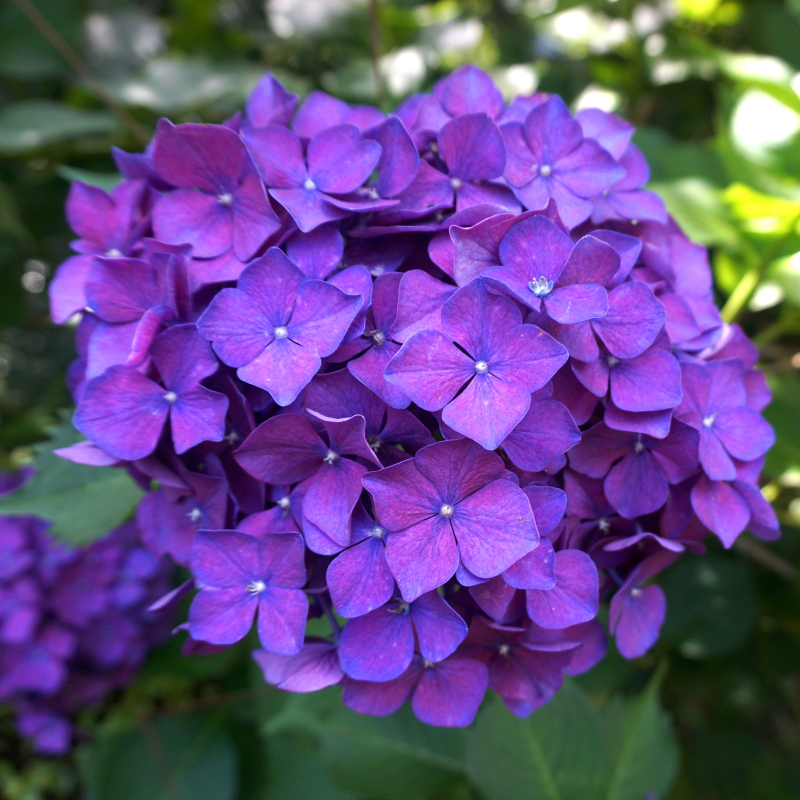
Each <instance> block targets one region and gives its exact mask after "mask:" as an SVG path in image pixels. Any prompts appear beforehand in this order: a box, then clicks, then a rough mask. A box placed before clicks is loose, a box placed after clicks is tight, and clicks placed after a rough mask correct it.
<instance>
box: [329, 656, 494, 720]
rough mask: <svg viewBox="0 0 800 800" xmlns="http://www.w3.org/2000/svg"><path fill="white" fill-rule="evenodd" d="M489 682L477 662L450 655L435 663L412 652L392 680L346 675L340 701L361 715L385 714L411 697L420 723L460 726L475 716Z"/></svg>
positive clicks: (484, 669) (381, 715) (412, 706)
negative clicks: (356, 678)
mask: <svg viewBox="0 0 800 800" xmlns="http://www.w3.org/2000/svg"><path fill="white" fill-rule="evenodd" d="M488 682H489V673H488V670H487V669H486V667H485V666H484V665H483V664H481V663H480V662H479V661H470V660H466V659H461V658H458V657H457V656H451V657H450V658H448V659H445V660H444V661H442V662H440V663H438V664H437V663H433V662H431V661H427V660H426V659H423V658H422V657H421V656H418V655H415V656H414V657H413V658H412V659H411V665H410V666H409V668H408V669H407V670H406V671H405V672H404V673H403V674H402V675H400V677H398V678H394V679H393V680H391V681H382V682H380V683H373V682H370V681H355V680H353V679H352V678H345V682H344V693H343V695H342V701H343V702H344V704H345V705H346V706H349V707H350V708H352V709H354V710H355V711H359V712H360V713H362V714H371V715H372V716H376V717H384V716H386V715H387V714H391V713H392V712H394V711H397V709H398V708H400V706H401V705H403V703H404V702H405V701H406V700H408V699H409V698H410V699H411V708H412V709H413V711H414V714H415V715H416V717H417V719H419V720H421V721H422V722H426V723H427V724H428V725H439V726H441V727H444V728H452V727H459V728H463V727H466V726H467V725H469V724H470V723H471V722H472V721H473V720H474V719H475V714H476V713H477V712H478V707H479V706H480V704H481V701H482V700H483V695H484V694H485V692H486V688H487V685H488Z"/></svg>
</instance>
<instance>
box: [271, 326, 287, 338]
mask: <svg viewBox="0 0 800 800" xmlns="http://www.w3.org/2000/svg"><path fill="white" fill-rule="evenodd" d="M274 333H275V338H276V339H285V338H286V337H287V336H288V335H289V331H287V330H286V327H285V326H284V325H279V326H278V327H277V328H275V331H274Z"/></svg>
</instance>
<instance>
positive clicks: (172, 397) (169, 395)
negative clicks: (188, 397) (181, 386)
mask: <svg viewBox="0 0 800 800" xmlns="http://www.w3.org/2000/svg"><path fill="white" fill-rule="evenodd" d="M164 399H165V400H166V401H167V402H168V403H176V402H177V401H178V395H176V394H175V392H167V393H166V394H165V395H164Z"/></svg>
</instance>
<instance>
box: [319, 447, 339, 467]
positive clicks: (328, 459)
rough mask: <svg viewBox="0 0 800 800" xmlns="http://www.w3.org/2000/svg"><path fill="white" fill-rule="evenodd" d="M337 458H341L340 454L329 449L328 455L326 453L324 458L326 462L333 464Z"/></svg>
mask: <svg viewBox="0 0 800 800" xmlns="http://www.w3.org/2000/svg"><path fill="white" fill-rule="evenodd" d="M337 458H339V456H337V455H336V453H334V452H333V450H328V455H326V456H325V458H323V459H322V460H323V461H324V462H325V463H326V464H333V462H334V461H336V459H337Z"/></svg>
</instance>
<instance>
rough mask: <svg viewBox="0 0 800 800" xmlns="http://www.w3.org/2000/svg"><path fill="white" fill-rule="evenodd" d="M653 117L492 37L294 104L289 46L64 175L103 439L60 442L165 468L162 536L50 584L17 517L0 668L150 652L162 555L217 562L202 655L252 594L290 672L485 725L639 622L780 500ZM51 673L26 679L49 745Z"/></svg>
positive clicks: (87, 359) (59, 311) (636, 649)
mask: <svg viewBox="0 0 800 800" xmlns="http://www.w3.org/2000/svg"><path fill="white" fill-rule="evenodd" d="M632 135H633V126H632V125H630V124H629V123H628V122H626V121H624V120H622V119H620V118H619V117H616V116H615V115H613V114H607V113H605V112H602V111H599V110H597V109H588V110H582V111H580V112H578V113H577V114H576V115H575V117H573V116H572V115H571V114H570V112H569V111H568V110H567V108H566V106H565V105H564V103H563V101H562V100H561V99H560V98H559V97H556V96H546V95H544V94H540V93H537V94H534V95H531V96H528V97H518V98H515V99H514V100H513V101H512V102H511V103H509V104H507V105H506V104H504V102H503V97H502V94H501V92H500V91H499V90H498V88H497V87H496V86H495V85H494V83H493V81H492V79H491V78H490V77H489V76H488V75H487V74H486V73H484V72H482V71H481V70H479V69H478V68H477V67H474V66H472V65H465V66H462V67H459V68H458V69H457V70H455V71H454V72H453V73H452V74H451V75H449V76H447V77H445V78H443V79H442V80H440V81H439V82H438V83H437V84H436V85H435V87H434V88H433V91H432V93H431V94H430V95H424V94H418V95H414V96H413V97H410V98H408V99H407V100H406V101H405V102H404V103H403V104H402V105H401V106H400V108H398V109H397V110H396V113H394V114H390V115H388V116H387V115H386V114H385V113H384V112H382V111H380V110H378V109H376V108H371V107H369V106H350V105H348V104H347V103H345V102H343V101H342V100H339V99H337V98H334V97H331V96H329V95H326V94H324V93H322V92H312V93H311V94H310V95H309V96H308V98H307V99H306V100H305V101H304V102H303V103H302V104H301V105H300V106H299V108H298V107H297V98H296V97H295V96H294V95H292V94H291V93H289V92H287V91H286V90H285V89H284V87H283V86H281V85H280V83H279V82H278V81H277V80H275V78H274V77H273V76H269V75H268V76H265V77H264V78H263V79H262V80H261V81H260V82H259V83H258V84H257V86H256V87H255V89H254V90H253V93H252V94H251V96H250V98H249V99H248V101H247V103H246V107H245V109H244V112H240V113H237V114H236V115H235V116H234V117H232V118H231V119H229V120H228V121H227V122H225V123H224V125H222V126H199V125H180V126H177V127H173V126H172V125H171V124H170V123H168V122H166V121H162V123H161V124H160V125H159V130H158V133H157V136H156V138H155V139H154V141H153V142H152V143H151V145H150V146H149V147H148V148H147V149H146V150H145V152H144V153H143V154H124V153H121V152H117V153H116V154H115V157H116V158H117V161H118V163H119V165H120V170H121V171H122V173H123V174H124V175H125V176H126V180H125V181H124V182H123V183H122V184H120V186H119V187H117V188H116V189H115V190H114V191H113V192H112V193H111V194H110V195H106V194H105V193H103V192H100V191H99V190H93V189H89V188H88V187H84V186H82V185H79V184H76V186H75V187H74V188H73V190H72V192H71V193H70V199H69V202H68V216H69V219H70V223H71V225H72V227H73V229H74V230H75V232H76V234H77V235H78V236H79V237H80V239H79V240H78V241H77V242H75V243H74V245H73V247H74V249H75V251H76V253H77V255H76V256H75V257H74V258H73V259H70V260H69V261H67V262H66V263H65V264H64V265H63V266H62V267H61V268H60V270H59V272H58V274H57V277H56V278H55V280H54V281H53V283H52V288H51V300H52V306H53V314H54V316H55V318H56V319H57V320H59V321H63V320H65V319H67V318H68V317H69V316H71V315H72V314H75V313H80V314H81V315H82V317H81V320H80V322H79V324H78V326H77V339H76V346H77V350H78V354H79V358H78V360H77V361H76V362H75V363H74V365H73V366H72V367H71V369H70V375H69V385H70V388H71V390H72V391H73V393H74V396H75V398H76V402H77V406H78V409H77V412H76V416H75V421H76V425H77V426H78V427H79V428H80V430H82V431H83V432H84V433H85V434H86V435H87V436H88V437H89V441H86V442H80V443H78V444H76V445H73V446H71V447H68V448H63V449H61V450H60V451H59V452H58V454H59V455H61V456H63V457H65V458H68V459H70V460H73V461H76V462H78V463H81V464H95V465H105V466H114V467H118V468H124V469H127V470H128V471H129V473H130V474H131V475H132V476H133V478H134V479H135V480H136V481H137V482H138V483H139V484H140V485H141V486H142V487H144V488H146V489H148V491H147V494H146V496H145V497H144V499H143V500H142V501H141V503H140V506H139V509H138V513H137V520H138V524H139V525H140V526H141V528H142V537H143V539H144V542H145V544H146V545H147V547H148V548H150V550H151V554H150V555H148V556H147V558H145V557H144V556H143V555H142V553H144V551H143V550H141V549H139V550H138V551H137V553H138V554H137V555H136V556H135V557H133V556H132V557H131V559H130V561H129V562H128V561H126V563H125V565H124V567H122V568H118V567H117V566H116V562H115V560H114V557H113V554H112V555H109V553H108V552H106V551H105V550H102V548H101V549H100V550H98V552H96V553H94V554H93V555H92V556H91V557H90V558H89V557H87V558H85V559H80V558H74V557H73V556H71V555H69V554H65V553H61V552H60V551H59V553H57V554H56V553H54V552H49V554H48V559H51V560H52V562H53V563H52V564H51V565H49V566H47V568H46V569H45V568H44V567H43V568H42V574H45V573H46V574H48V575H49V574H51V573H52V574H53V575H56V576H58V575H61V576H63V578H64V579H63V580H62V581H61V582H60V583H59V582H58V581H54V582H53V583H52V584H51V583H48V582H47V581H48V580H49V579H47V580H45V581H44V582H45V583H47V591H43V589H42V585H43V584H40V583H37V582H36V581H32V580H31V578H30V574H29V573H30V570H31V564H33V563H36V562H35V554H34V551H33V550H32V548H31V547H30V546H29V543H28V538H27V536H26V535H23V534H21V533H20V531H19V530H18V529H15V528H6V529H5V531H3V530H2V528H0V642H2V643H3V648H2V649H0V685H5V686H6V687H7V689H6V690H7V691H8V692H10V693H11V694H13V695H14V696H19V694H21V693H23V692H34V693H36V692H39V693H41V692H42V691H44V690H47V691H56V692H58V691H60V690H58V689H55V690H51V688H50V687H52V686H59V685H61V684H60V683H59V682H60V681H61V680H62V678H61V677H60V676H62V675H63V674H65V673H64V668H63V667H64V664H68V663H70V659H71V658H72V656H70V655H69V653H72V652H77V653H83V652H86V653H88V654H90V656H91V658H93V659H94V661H95V663H96V664H97V665H99V666H101V667H102V668H103V669H105V668H106V667H108V666H109V665H111V664H123V663H124V664H126V665H129V666H130V665H134V664H135V663H138V662H137V661H136V659H138V658H139V657H140V656H141V653H142V647H143V645H142V643H141V637H139V635H138V633H137V630H138V629H137V628H136V626H135V625H131V624H129V621H128V619H127V617H126V616H125V615H126V614H127V613H128V610H129V609H131V608H134V607H136V604H137V603H138V602H139V601H140V599H141V597H142V596H143V593H144V594H146V590H145V588H144V585H145V583H146V582H145V581H143V579H142V578H141V576H140V573H141V570H144V571H145V572H147V570H148V569H149V567H148V563H149V562H148V560H147V559H148V558H149V559H151V561H152V562H154V563H157V558H156V556H157V557H161V556H163V555H169V556H170V557H171V558H172V560H173V561H175V562H177V563H179V564H181V565H183V566H188V567H189V570H190V572H191V573H192V577H191V579H190V580H189V581H187V582H186V583H184V584H183V586H181V587H179V588H178V589H175V590H174V591H173V592H171V593H170V594H168V595H165V596H164V597H163V598H162V600H161V601H159V603H158V604H157V606H159V607H166V606H167V605H169V604H170V603H174V602H175V601H176V600H177V598H178V597H180V596H182V595H183V594H185V593H186V592H188V591H189V590H191V589H193V588H196V589H197V590H199V591H198V594H197V595H196V597H195V598H194V601H193V603H192V606H191V611H190V619H189V622H188V623H186V624H184V625H182V626H179V628H180V629H182V630H183V629H187V628H188V629H189V632H190V637H189V639H188V640H187V642H186V644H185V646H184V652H186V653H187V654H191V653H210V652H218V651H219V650H220V649H224V648H225V647H228V646H230V644H232V643H233V642H235V641H238V640H239V639H241V638H242V637H243V636H244V635H245V634H246V633H247V631H248V630H249V629H250V627H251V625H252V622H253V620H254V618H255V616H256V614H257V613H258V617H259V623H258V624H259V628H260V633H261V638H262V644H263V649H259V650H256V651H255V653H254V654H253V657H254V658H255V660H256V662H257V663H258V665H259V666H260V667H261V669H262V671H263V673H264V678H265V680H266V681H267V682H268V683H270V684H273V685H275V686H278V687H279V688H281V689H283V690H285V691H297V692H310V691H316V690H318V689H322V688H324V687H326V686H331V685H334V684H338V683H341V684H342V686H343V701H344V703H345V704H346V705H348V706H349V707H351V708H354V709H356V710H357V711H360V712H363V713H367V714H374V715H384V714H389V713H391V712H393V711H394V710H396V709H397V708H399V706H400V705H402V704H403V703H404V702H405V701H406V700H409V701H410V703H411V707H412V710H413V711H414V713H415V714H416V715H417V717H418V718H419V719H421V720H422V721H424V722H426V723H428V724H433V725H445V726H447V725H468V724H469V723H470V722H471V721H472V720H473V719H474V717H475V714H476V712H477V710H478V707H479V706H480V703H481V700H482V698H483V696H484V692H485V690H486V688H487V687H489V688H492V689H493V690H494V691H496V692H497V693H499V694H500V695H501V697H502V698H503V701H504V703H505V704H506V706H507V707H508V708H509V709H510V710H511V711H512V712H513V713H514V714H517V715H519V716H527V715H528V714H530V713H532V712H534V711H535V710H536V709H537V708H538V707H540V706H541V705H542V704H543V703H546V702H547V701H548V700H549V699H550V698H552V697H553V695H554V694H555V692H556V691H557V690H558V688H559V686H560V685H561V682H562V679H563V676H564V675H576V674H579V673H581V672H583V671H585V670H587V669H590V668H591V667H592V666H594V665H595V664H596V663H597V662H598V661H599V660H600V659H601V658H602V657H603V655H604V653H605V649H606V633H605V631H606V630H607V631H608V632H609V633H611V634H612V635H613V636H614V637H615V638H616V642H617V649H618V651H619V652H620V653H621V654H622V655H623V656H624V657H626V658H638V657H639V656H641V655H643V654H644V653H646V652H647V651H648V650H649V648H651V647H652V646H653V645H654V643H655V642H656V640H657V638H658V635H659V631H660V627H661V624H662V622H663V619H664V617H665V613H666V598H665V596H664V594H663V592H662V590H661V589H660V588H659V586H658V585H657V584H655V583H653V582H652V579H653V578H655V577H656V575H658V574H659V573H660V572H661V571H662V570H664V569H666V568H668V567H669V565H670V564H671V563H673V562H674V561H675V560H677V559H678V558H680V557H682V555H683V553H685V552H686V551H689V552H691V553H694V554H697V555H702V553H703V552H704V550H705V547H704V545H703V540H704V538H705V537H706V536H707V535H709V534H713V535H716V536H717V537H718V538H719V539H720V540H721V541H722V543H723V545H724V546H726V547H730V546H731V545H732V544H733V543H734V541H735V540H736V538H737V537H738V536H739V535H741V534H742V532H743V531H744V530H745V529H746V528H749V530H750V532H751V533H752V534H753V535H755V536H758V537H760V538H762V539H764V540H772V539H775V538H777V537H778V536H779V527H778V520H777V517H776V515H775V512H774V511H773V509H772V508H771V506H770V505H769V503H768V502H767V501H766V499H765V498H764V496H763V494H762V493H761V491H760V489H759V474H760V471H761V469H762V467H763V464H764V459H765V454H766V452H767V450H768V449H769V447H770V446H771V444H772V443H773V441H774V434H773V431H772V429H771V428H770V426H769V425H768V424H767V423H766V422H765V421H764V419H763V417H762V415H761V412H762V411H763V409H764V408H765V406H766V405H767V404H768V403H769V402H770V399H771V394H770V390H769V387H768V386H767V384H766V381H765V379H764V376H763V374H762V373H761V372H759V370H758V369H757V368H756V364H757V361H758V350H757V348H755V346H754V345H753V344H752V343H750V342H749V341H748V340H747V337H746V336H745V335H744V333H743V332H742V331H741V329H740V328H738V327H737V326H729V325H727V324H726V323H725V322H724V321H723V320H722V319H721V317H720V313H719V311H718V310H717V308H716V306H715V300H714V291H713V280H712V274H711V269H710V267H709V262H708V254H707V253H706V251H705V249H704V248H703V247H702V246H700V245H697V244H694V243H692V242H691V241H690V240H689V239H688V238H687V237H686V236H685V234H684V233H683V232H682V231H681V230H680V228H679V226H678V225H677V223H676V222H675V221H674V220H673V219H671V218H670V217H669V216H668V215H667V213H666V211H665V209H664V205H663V203H662V202H661V201H660V200H659V199H658V198H657V197H656V195H654V194H652V193H651V192H649V191H648V190H647V189H646V188H645V186H646V183H647V180H648V178H649V171H648V168H647V164H646V161H645V160H644V158H643V156H642V154H641V153H640V152H639V150H637V149H636V147H635V146H634V145H633V144H631V137H632ZM522 207H524V208H525V209H526V210H524V211H522V210H521V208H522ZM153 237H155V238H153ZM153 481H156V482H157V484H158V485H157V486H152V485H151V484H152V482H153ZM0 486H2V483H1V482H0ZM153 554H155V555H153ZM117 574H120V575H122V576H123V577H120V578H119V580H116V578H115V576H116V575H117ZM142 574H143V573H142ZM115 581H116V582H115ZM78 584H80V585H81V586H82V587H83V588H82V590H81V591H76V590H75V586H76V585H78ZM110 586H113V589H109V587H110ZM51 600H54V602H55V606H54V607H53V608H52V611H50V610H48V611H46V612H45V611H43V609H44V607H45V604H47V603H48V602H50V601H51ZM605 602H608V603H609V607H608V612H609V613H608V616H607V618H606V617H605V615H601V616H602V617H603V619H607V622H603V623H601V622H600V621H599V620H598V618H597V617H598V612H599V610H600V607H601V605H600V604H601V603H605ZM257 609H258V611H257ZM48 614H49V616H47V615H48ZM307 617H311V618H319V619H318V622H317V623H315V625H317V624H322V625H324V624H325V620H327V624H328V625H329V626H330V630H329V632H328V633H327V634H325V635H322V636H319V635H316V636H306V635H305V633H306V619H307ZM95 622H96V623H97V624H96V628H95V627H92V633H91V635H90V634H89V633H87V625H88V624H90V623H91V625H92V626H94V625H95ZM76 626H78V627H79V628H80V631H79V633H78V634H74V632H73V629H74V628H75V627H76ZM81 626H83V627H81ZM64 630H66V631H67V634H68V635H67V636H64V635H63V631H64ZM316 633H319V629H317V631H316ZM126 668H127V667H126ZM2 681H5V682H6V683H5V684H3V683H2ZM11 687H17V688H14V689H12V688H11ZM26 687H27V688H26ZM15 693H16V694H15ZM0 699H1V698H0ZM60 702H61V701H60V700H59V701H58V702H57V703H55V705H53V704H51V705H48V706H47V707H44V706H31V707H30V708H28V707H27V706H25V707H23V705H22V704H19V705H18V714H19V725H20V726H21V728H24V729H25V730H26V731H30V732H31V735H34V736H36V737H37V738H38V740H39V741H40V742H41V743H42V746H43V747H45V746H52V747H55V746H56V745H58V746H62V745H60V744H59V743H61V742H63V741H64V740H65V736H66V735H68V731H67V734H65V732H64V727H63V719H64V718H63V716H60V714H61V712H60V711H55V712H54V711H52V709H54V708H56V707H57V708H61V705H59V704H60Z"/></svg>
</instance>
